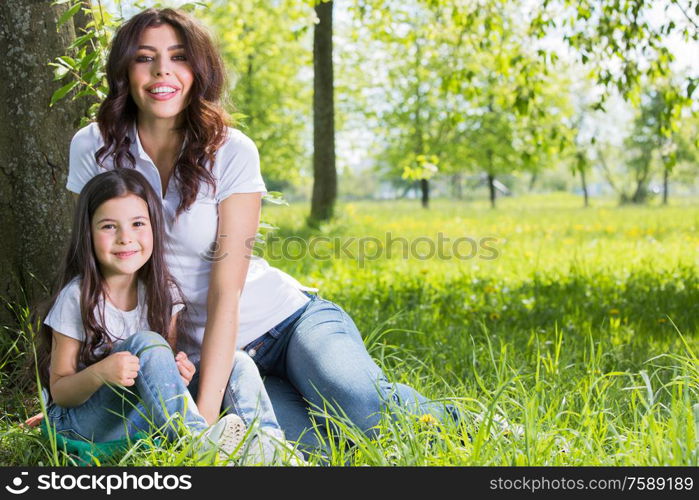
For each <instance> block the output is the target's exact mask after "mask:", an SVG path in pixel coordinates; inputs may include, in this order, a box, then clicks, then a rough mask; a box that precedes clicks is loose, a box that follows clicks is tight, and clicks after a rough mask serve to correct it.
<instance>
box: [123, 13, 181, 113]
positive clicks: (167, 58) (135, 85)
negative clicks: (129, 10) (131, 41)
mask: <svg viewBox="0 0 699 500" xmlns="http://www.w3.org/2000/svg"><path fill="white" fill-rule="evenodd" d="M193 80H194V75H193V74H192V68H191V67H190V66H189V62H188V61H187V57H186V55H185V47H184V42H183V40H182V37H181V36H180V35H179V33H178V32H177V30H175V28H173V27H172V26H170V25H169V24H166V23H163V24H161V25H160V26H157V27H151V28H146V29H145V30H144V32H143V34H142V35H141V39H140V40H139V44H138V50H137V52H136V56H135V58H134V60H133V61H132V62H131V65H130V67H129V87H130V92H131V97H132V98H133V100H134V102H135V103H136V106H138V116H139V119H141V120H143V119H145V120H157V119H171V120H172V119H175V118H177V116H178V115H179V114H180V113H181V112H182V111H183V110H184V109H185V107H186V106H187V103H188V98H189V91H190V89H191V88H192V81H193Z"/></svg>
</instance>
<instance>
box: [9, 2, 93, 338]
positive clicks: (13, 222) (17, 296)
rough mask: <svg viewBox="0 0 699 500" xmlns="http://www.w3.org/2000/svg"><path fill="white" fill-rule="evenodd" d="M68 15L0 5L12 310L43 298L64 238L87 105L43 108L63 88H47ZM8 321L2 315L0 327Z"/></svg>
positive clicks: (34, 6) (67, 39)
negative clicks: (73, 147)
mask: <svg viewBox="0 0 699 500" xmlns="http://www.w3.org/2000/svg"><path fill="white" fill-rule="evenodd" d="M67 8H68V6H67V5H52V0H31V1H27V0H2V1H1V2H0V53H2V54H5V58H4V61H3V64H1V65H0V81H1V82H2V84H1V85H0V192H1V193H2V194H1V196H0V231H1V232H2V233H1V234H2V238H0V269H1V270H2V271H1V272H0V280H1V282H0V296H2V297H3V298H5V299H7V300H8V301H9V302H11V303H15V304H28V305H30V304H32V303H34V302H35V301H36V300H37V299H40V298H43V297H45V291H44V290H43V287H42V285H46V284H50V283H52V282H53V280H54V278H55V275H54V273H55V271H56V262H58V261H59V260H60V255H61V253H62V251H63V250H64V245H65V242H66V241H67V237H68V236H69V232H70V221H71V216H72V200H71V198H70V196H69V194H68V191H67V190H66V189H65V184H66V176H67V172H68V168H67V167H68V149H69V145H70V140H71V137H72V135H73V133H74V132H75V130H76V128H77V126H78V124H79V120H80V117H81V116H82V115H83V112H84V110H85V108H86V104H85V102H84V101H75V102H70V100H69V99H65V100H62V101H60V102H59V103H57V104H56V105H55V106H53V107H52V108H49V102H50V99H51V95H52V94H53V92H54V91H55V90H56V89H57V88H59V87H60V86H61V85H64V82H53V71H52V68H51V67H50V66H48V63H49V62H51V61H53V60H54V59H55V58H56V57H57V56H60V55H63V54H64V53H65V50H66V48H67V47H68V45H69V44H70V43H71V42H72V41H73V40H74V39H75V29H74V26H73V24H72V23H70V22H69V23H65V24H64V25H63V26H61V28H60V29H58V30H57V20H58V18H59V16H60V15H61V14H62V13H63V12H65V11H66V10H67ZM14 319H15V317H14V314H12V313H11V312H10V311H8V310H7V308H5V307H2V308H1V309H0V324H3V325H7V324H11V323H13V322H14Z"/></svg>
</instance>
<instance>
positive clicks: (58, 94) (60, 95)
mask: <svg viewBox="0 0 699 500" xmlns="http://www.w3.org/2000/svg"><path fill="white" fill-rule="evenodd" d="M78 83H79V82H78V81H75V80H74V81H72V82H70V83H68V84H66V85H64V86H63V87H61V88H60V89H58V90H57V91H56V92H54V93H53V95H52V96H51V103H50V104H49V106H53V105H54V104H56V102H58V101H59V100H61V99H63V98H64V97H65V96H66V94H67V93H68V92H70V91H71V90H73V89H74V88H75V87H76V86H77V85H78Z"/></svg>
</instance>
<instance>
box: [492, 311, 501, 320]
mask: <svg viewBox="0 0 699 500" xmlns="http://www.w3.org/2000/svg"><path fill="white" fill-rule="evenodd" d="M490 319H492V320H496V319H500V315H499V314H498V313H496V312H491V313H490Z"/></svg>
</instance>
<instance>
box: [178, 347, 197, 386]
mask: <svg viewBox="0 0 699 500" xmlns="http://www.w3.org/2000/svg"><path fill="white" fill-rule="evenodd" d="M175 362H176V363H177V369H178V370H179V371H180V376H181V377H182V380H183V381H184V385H189V383H190V382H191V381H192V377H193V376H194V372H196V371H197V369H196V367H195V366H194V363H192V362H191V361H190V360H189V358H188V357H187V354H186V353H184V352H183V351H180V352H178V353H177V356H175Z"/></svg>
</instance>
